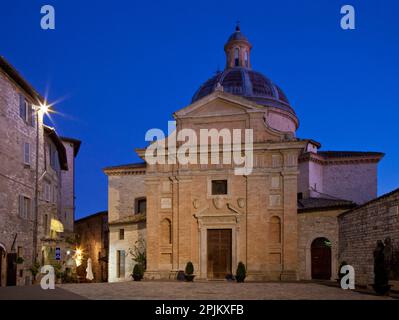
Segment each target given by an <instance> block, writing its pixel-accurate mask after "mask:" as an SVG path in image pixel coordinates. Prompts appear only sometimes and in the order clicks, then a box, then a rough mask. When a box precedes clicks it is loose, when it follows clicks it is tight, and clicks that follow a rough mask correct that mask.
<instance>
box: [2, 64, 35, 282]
mask: <svg viewBox="0 0 399 320" xmlns="http://www.w3.org/2000/svg"><path fill="white" fill-rule="evenodd" d="M20 93H21V94H24V95H25V97H26V99H28V101H30V102H33V100H32V98H31V97H29V96H28V95H27V94H25V93H24V92H23V91H22V90H21V89H20V88H19V87H18V86H17V85H16V84H14V82H13V81H12V80H11V79H10V78H8V77H7V75H5V74H4V73H2V71H0V137H1V141H0V163H1V167H0V243H1V244H2V245H3V246H4V247H5V250H6V253H10V252H12V251H14V252H17V250H18V247H20V248H21V250H20V252H22V254H21V255H22V257H23V259H24V260H25V261H24V263H23V264H20V265H18V266H17V269H18V270H17V284H18V285H23V284H24V283H25V282H29V281H30V279H29V278H30V272H29V267H30V266H31V263H32V251H33V213H34V211H33V199H34V197H35V195H34V188H35V184H34V181H35V159H36V147H35V146H36V126H31V125H29V124H28V123H26V122H25V121H24V120H23V119H22V118H21V117H20V116H19V94H20ZM39 128H41V124H40V125H39ZM40 131H41V132H40V137H41V143H43V140H42V139H43V131H42V129H40ZM24 143H29V144H30V151H31V152H30V159H31V163H30V165H25V164H24V160H23V156H24V154H23V150H24V149H23V148H24ZM41 156H42V155H41ZM20 195H22V196H25V197H27V198H29V199H30V200H31V209H30V212H29V214H28V216H27V217H26V218H22V217H20V215H19V213H18V208H19V196H20ZM14 240H15V242H14ZM3 260H4V261H3V266H4V264H5V259H3ZM5 284H6V268H5V267H3V268H2V275H1V286H5Z"/></svg>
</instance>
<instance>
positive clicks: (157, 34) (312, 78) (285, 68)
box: [0, 0, 399, 217]
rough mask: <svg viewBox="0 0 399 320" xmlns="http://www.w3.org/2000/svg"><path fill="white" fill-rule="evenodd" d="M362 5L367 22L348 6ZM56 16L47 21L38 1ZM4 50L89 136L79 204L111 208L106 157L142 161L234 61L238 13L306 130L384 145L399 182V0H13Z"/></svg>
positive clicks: (4, 26)
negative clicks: (349, 15)
mask: <svg viewBox="0 0 399 320" xmlns="http://www.w3.org/2000/svg"><path fill="white" fill-rule="evenodd" d="M347 3H349V4H352V5H354V7H355V9H356V30H349V31H344V30H342V29H341V28H340V18H341V14H340V8H341V6H342V5H344V4H347ZM44 4H51V5H53V6H54V7H55V10H56V30H53V31H43V30H42V29H41V28H40V19H41V14H40V8H41V6H42V5H44ZM0 10H1V12H0V30H1V31H0V32H1V41H0V54H1V55H3V56H5V57H6V58H7V59H8V60H9V61H10V62H11V63H12V64H13V65H14V66H15V67H16V68H17V69H18V70H19V71H20V72H21V73H22V75H23V76H24V77H25V78H26V79H27V80H28V81H29V82H30V83H31V84H32V85H33V86H34V87H36V88H37V90H38V91H39V92H41V93H42V94H44V93H45V92H46V88H48V92H49V100H50V101H53V100H57V99H58V98H61V97H64V98H65V99H64V100H63V101H62V102H61V103H59V104H58V105H57V106H56V108H57V110H58V111H59V112H62V113H63V114H65V116H63V117H62V116H59V115H58V116H57V115H56V116H53V120H54V124H55V126H56V128H57V130H58V132H59V133H60V134H61V135H65V136H70V137H75V138H78V139H81V140H82V141H83V143H82V147H81V150H80V153H79V155H78V157H77V161H76V165H77V172H76V197H77V198H76V204H77V211H76V212H77V217H82V216H85V215H88V214H92V213H94V212H97V211H99V210H104V209H106V208H107V179H106V176H105V175H104V174H103V172H102V168H103V167H105V166H109V165H117V164H125V163H131V162H135V161H138V160H139V158H138V157H137V156H136V155H135V153H134V148H135V147H143V146H145V145H146V144H145V141H144V134H145V132H146V131H147V130H148V129H150V128H162V129H164V130H166V128H167V121H168V120H170V119H172V113H173V112H174V111H175V110H178V109H180V108H182V107H184V106H186V105H188V104H189V102H190V99H191V97H192V95H193V94H194V92H195V90H196V89H197V88H198V87H199V86H200V85H201V83H202V82H204V81H205V80H206V79H208V78H209V77H210V76H212V75H213V74H214V72H215V71H216V70H217V68H218V67H219V68H223V67H224V63H225V58H224V51H223V45H224V43H225V41H226V40H227V38H228V36H229V35H230V34H231V33H232V32H233V30H234V27H235V22H236V20H240V21H241V30H242V32H243V33H244V34H245V35H246V36H247V37H248V38H249V40H250V41H251V42H252V44H253V50H252V56H251V60H252V66H253V68H254V69H255V70H258V71H261V72H262V73H264V74H265V75H267V76H268V77H270V78H271V79H272V80H274V82H276V83H277V84H278V85H280V86H281V87H282V88H283V90H284V91H285V93H286V94H287V96H288V98H289V99H290V101H291V103H292V106H293V107H294V109H295V110H296V112H297V114H298V116H299V119H300V128H299V130H298V136H299V137H303V138H313V139H315V140H318V141H320V142H321V143H322V145H323V150H367V151H382V152H385V153H386V157H385V158H384V159H383V160H382V162H381V163H380V166H379V188H378V190H379V194H382V193H385V192H388V191H390V190H392V189H394V188H397V187H399V170H398V163H399V149H398V145H399V143H398V128H399V126H398V117H399V98H398V91H399V88H398V79H399V65H398V57H399V41H398V40H399V20H398V18H397V17H398V14H399V2H398V1H396V0H392V1H384V0H382V1H381V0H368V1H364V0H363V1H354V0H351V1H350V2H346V1H335V0H318V1H314V0H312V1H310V0H305V1H297V0H292V1H288V0H278V1H277V0H275V1H267V0H260V1H251V0H246V1H234V0H228V1H215V0H213V1H212V0H209V1H208V0H206V1H205V0H202V1H187V0H185V1H172V0H170V1H136V0H125V1H122V0H113V1H99V0H97V1H81V0H80V1H78V0H68V1H66V0H63V1H61V0H58V1H56V0H46V1H36V0H29V1H28V0H1V6H0Z"/></svg>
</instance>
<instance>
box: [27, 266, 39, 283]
mask: <svg viewBox="0 0 399 320" xmlns="http://www.w3.org/2000/svg"><path fill="white" fill-rule="evenodd" d="M29 270H30V272H31V273H32V276H33V283H36V276H37V275H38V273H39V271H40V263H39V262H35V263H34V264H33V265H32V266H31V267H30V268H29Z"/></svg>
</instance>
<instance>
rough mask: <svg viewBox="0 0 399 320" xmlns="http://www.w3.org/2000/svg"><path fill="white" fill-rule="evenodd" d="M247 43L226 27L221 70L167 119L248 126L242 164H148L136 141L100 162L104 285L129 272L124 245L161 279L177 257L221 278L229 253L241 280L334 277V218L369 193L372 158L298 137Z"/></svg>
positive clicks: (179, 125) (181, 124)
mask: <svg viewBox="0 0 399 320" xmlns="http://www.w3.org/2000/svg"><path fill="white" fill-rule="evenodd" d="M251 48H252V45H251V43H250V42H249V40H248V39H247V38H246V37H245V36H244V35H243V33H242V32H241V31H240V28H239V27H237V28H236V30H235V32H234V33H233V34H232V35H231V36H230V37H229V39H228V41H227V43H226V44H225V46H224V51H225V53H226V66H225V69H224V70H223V71H222V72H218V73H217V74H216V75H214V76H213V77H212V78H210V79H209V80H207V81H206V82H205V83H203V84H202V85H201V86H200V88H199V89H198V90H197V92H195V94H194V96H193V98H192V101H191V103H190V104H189V105H188V106H186V107H184V108H182V109H180V110H178V111H176V112H175V113H174V114H173V116H174V119H175V121H176V131H179V130H183V129H192V130H194V131H195V132H196V133H197V135H198V136H200V133H199V131H200V129H204V128H205V129H217V130H222V129H228V130H230V131H232V130H233V129H241V130H245V129H252V130H253V169H252V172H251V173H250V174H247V175H236V174H235V172H234V165H233V164H220V163H215V164H213V163H212V162H211V163H210V164H202V163H199V164H192V163H189V164H182V163H176V164H173V163H172V164H171V163H169V162H166V163H165V164H160V163H158V164H150V163H148V162H146V161H145V159H146V157H145V152H146V149H137V150H136V151H137V153H138V155H139V156H140V157H141V158H143V160H144V162H143V163H137V164H128V165H120V166H113V167H107V168H105V169H104V172H105V174H106V175H107V176H108V183H109V191H108V192H109V193H108V197H109V207H108V212H109V217H108V219H109V228H110V229H109V231H110V243H109V274H108V279H109V281H126V280H130V279H131V273H132V270H133V265H134V263H135V262H134V261H133V259H132V256H131V254H130V252H131V250H132V249H133V248H134V247H135V246H137V243H139V244H140V243H143V242H145V247H146V254H147V268H146V273H145V277H146V278H147V279H172V278H174V277H175V276H176V273H177V272H178V271H179V270H184V268H185V266H186V263H187V262H188V261H192V262H193V264H194V269H195V275H196V278H197V279H224V278H225V276H226V274H230V273H232V274H234V273H235V270H236V267H237V264H238V262H239V261H242V262H244V264H245V266H246V268H247V274H248V280H261V281H263V280H298V279H312V278H316V279H335V278H336V273H337V268H338V265H339V263H340V261H339V259H338V218H337V216H338V215H339V214H340V213H342V212H344V211H346V210H348V209H350V208H353V207H354V206H356V205H357V204H361V203H364V202H366V201H369V200H371V199H373V198H375V197H376V194H377V189H376V188H377V164H378V162H379V161H380V160H381V158H382V157H383V154H382V153H377V152H353V151H349V152H348V151H347V152H338V151H337V152H335V151H321V150H319V149H320V148H321V145H320V143H318V142H316V141H314V140H312V139H301V138H299V137H297V136H296V130H297V129H298V126H299V119H298V117H297V115H296V113H295V110H294V108H293V107H292V106H291V104H290V102H289V100H288V99H287V97H286V95H285V94H284V92H283V91H282V89H281V88H280V87H279V86H277V85H276V84H275V83H273V82H272V81H271V80H270V79H268V78H267V77H265V76H264V75H263V74H262V73H260V72H257V71H255V70H254V69H252V61H251ZM169 138H170V137H168V138H167V139H166V140H168V139H169ZM153 143H158V142H153ZM159 143H161V142H159ZM217 144H219V142H217ZM207 152H208V151H207ZM169 156H170V154H169ZM198 156H199V155H198ZM208 156H209V157H211V155H210V154H209V155H208V154H207V155H206V157H207V158H208Z"/></svg>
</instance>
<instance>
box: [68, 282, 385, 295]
mask: <svg viewBox="0 0 399 320" xmlns="http://www.w3.org/2000/svg"><path fill="white" fill-rule="evenodd" d="M61 288H62V289H64V290H67V291H69V292H71V293H74V294H77V295H80V296H83V297H86V298H88V299H156V300H158V299H164V300H179V299H192V300H201V299H204V300H215V299H221V300H224V299H225V300H270V299H290V300H297V299H306V300H326V299H333V300H374V299H378V300H380V299H390V298H389V297H380V296H376V295H372V294H364V293H359V292H354V291H347V290H342V289H340V288H337V287H331V286H326V285H321V284H317V283H302V282H298V283H286V282H284V283H282V282H267V283H235V282H232V283H230V282H225V281H222V282H205V281H204V282H200V281H198V282H192V283H189V282H178V281H140V282H134V281H129V282H119V283H92V284H64V285H61Z"/></svg>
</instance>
